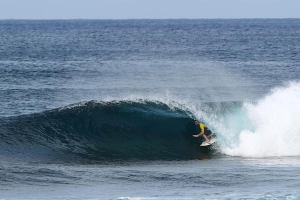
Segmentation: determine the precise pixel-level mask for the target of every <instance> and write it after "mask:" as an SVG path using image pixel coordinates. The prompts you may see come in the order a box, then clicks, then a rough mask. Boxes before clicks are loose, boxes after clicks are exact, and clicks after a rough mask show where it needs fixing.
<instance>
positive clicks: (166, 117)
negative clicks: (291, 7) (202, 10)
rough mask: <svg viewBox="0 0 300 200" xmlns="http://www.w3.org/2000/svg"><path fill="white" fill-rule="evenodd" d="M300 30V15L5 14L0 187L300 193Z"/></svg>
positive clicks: (128, 193)
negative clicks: (206, 141)
mask: <svg viewBox="0 0 300 200" xmlns="http://www.w3.org/2000/svg"><path fill="white" fill-rule="evenodd" d="M299 41H300V19H207V20H205V19H199V20H196V19H195V20H189V19H177V20H146V19H145V20H1V21H0V183H1V184H0V199H1V200H15V199H26V200H28V199H46V200H48V199H49V200H50V199H51V200H52V199H62V200H68V199H72V200H77V199H78V200H79V199H80V200H81V199H89V200H92V199H93V200H98V199H99V200H196V199H228V200H229V199H260V200H264V199H268V200H269V199H288V200H291V199H300V122H299V120H300V103H299V102H300V43H299ZM194 119H197V120H199V121H201V122H203V123H205V124H206V125H207V126H208V127H209V128H210V130H211V131H212V132H213V133H214V134H215V135H216V136H217V142H216V143H214V144H213V145H211V146H208V147H200V144H201V142H202V140H201V138H194V137H193V136H192V135H193V134H197V133H199V129H197V127H196V126H195V124H194Z"/></svg>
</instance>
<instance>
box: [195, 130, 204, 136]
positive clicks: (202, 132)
mask: <svg viewBox="0 0 300 200" xmlns="http://www.w3.org/2000/svg"><path fill="white" fill-rule="evenodd" d="M203 134H204V130H202V131H201V132H200V133H199V134H197V135H193V136H194V137H199V136H201V135H203Z"/></svg>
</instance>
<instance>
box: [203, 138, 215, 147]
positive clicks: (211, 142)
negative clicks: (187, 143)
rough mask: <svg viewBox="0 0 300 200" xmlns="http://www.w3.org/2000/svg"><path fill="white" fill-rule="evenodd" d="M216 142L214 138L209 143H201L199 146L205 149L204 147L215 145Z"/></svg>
mask: <svg viewBox="0 0 300 200" xmlns="http://www.w3.org/2000/svg"><path fill="white" fill-rule="evenodd" d="M216 141H217V138H215V137H214V138H212V139H210V141H209V143H206V142H202V143H201V144H200V147H206V146H209V145H212V144H213V143H215V142H216Z"/></svg>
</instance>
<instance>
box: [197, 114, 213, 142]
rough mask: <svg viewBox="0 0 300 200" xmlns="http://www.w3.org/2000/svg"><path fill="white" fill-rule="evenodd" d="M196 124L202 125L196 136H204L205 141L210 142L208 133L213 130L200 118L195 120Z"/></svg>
mask: <svg viewBox="0 0 300 200" xmlns="http://www.w3.org/2000/svg"><path fill="white" fill-rule="evenodd" d="M195 125H196V126H199V127H200V133H199V134H197V135H193V136H194V137H199V136H202V137H203V138H204V139H205V143H207V144H209V139H208V137H207V136H208V135H210V134H211V131H210V130H209V129H208V128H207V126H206V125H205V124H203V123H201V122H199V121H198V120H195Z"/></svg>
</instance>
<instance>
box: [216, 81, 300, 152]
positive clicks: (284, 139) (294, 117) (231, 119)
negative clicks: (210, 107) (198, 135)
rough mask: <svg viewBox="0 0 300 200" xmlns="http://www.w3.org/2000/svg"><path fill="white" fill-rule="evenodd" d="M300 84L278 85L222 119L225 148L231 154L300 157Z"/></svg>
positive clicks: (223, 146) (223, 147)
mask: <svg viewBox="0 0 300 200" xmlns="http://www.w3.org/2000/svg"><path fill="white" fill-rule="evenodd" d="M299 102H300V83H297V82H290V83H287V84H286V85H285V86H282V87H277V88H274V89H273V90H272V91H271V92H270V94H268V95H266V96H265V97H264V98H262V99H261V100H259V101H257V102H255V103H249V102H248V103H247V102H245V103H244V104H243V106H242V107H241V108H239V109H238V110H236V111H235V112H233V111H232V112H231V113H228V114H227V115H224V116H223V117H222V119H220V118H219V119H218V120H217V121H218V123H219V124H220V123H221V124H222V125H221V127H222V128H221V129H222V130H221V129H219V131H221V132H222V139H223V141H222V142H223V144H222V147H221V151H222V152H223V153H224V154H227V155H230V156H241V157H280V156H300V123H299V119H300V103H299Z"/></svg>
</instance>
